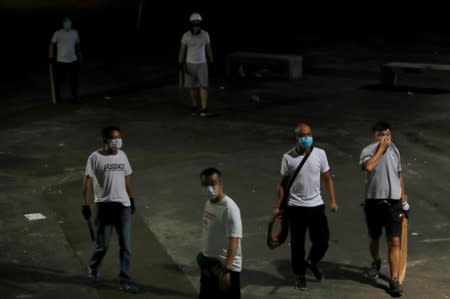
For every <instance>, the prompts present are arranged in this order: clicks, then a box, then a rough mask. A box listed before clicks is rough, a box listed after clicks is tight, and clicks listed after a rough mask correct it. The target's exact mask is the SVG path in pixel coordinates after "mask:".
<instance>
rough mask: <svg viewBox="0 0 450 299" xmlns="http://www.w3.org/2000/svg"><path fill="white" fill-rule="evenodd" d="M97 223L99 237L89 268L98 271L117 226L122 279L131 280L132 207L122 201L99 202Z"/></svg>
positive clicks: (120, 276) (93, 271) (92, 271)
mask: <svg viewBox="0 0 450 299" xmlns="http://www.w3.org/2000/svg"><path fill="white" fill-rule="evenodd" d="M96 206H97V209H96V219H95V224H96V226H97V238H96V245H95V250H94V253H93V254H92V257H91V259H90V260H89V268H90V271H91V273H92V274H97V273H98V267H99V266H100V264H101V262H102V260H103V258H104V256H105V254H106V251H107V250H108V246H109V241H110V240H111V235H112V230H113V228H116V232H117V236H118V238H119V245H120V274H119V279H120V280H121V281H129V280H130V275H129V273H130V265H131V208H130V207H125V206H123V205H122V204H121V203H115V202H108V203H97V205H96Z"/></svg>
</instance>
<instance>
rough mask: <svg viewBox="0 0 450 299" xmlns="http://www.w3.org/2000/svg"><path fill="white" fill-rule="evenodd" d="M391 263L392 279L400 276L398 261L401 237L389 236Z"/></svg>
mask: <svg viewBox="0 0 450 299" xmlns="http://www.w3.org/2000/svg"><path fill="white" fill-rule="evenodd" d="M388 245H389V265H390V266H391V279H396V278H398V271H399V269H398V261H399V259H400V237H392V238H389V241H388Z"/></svg>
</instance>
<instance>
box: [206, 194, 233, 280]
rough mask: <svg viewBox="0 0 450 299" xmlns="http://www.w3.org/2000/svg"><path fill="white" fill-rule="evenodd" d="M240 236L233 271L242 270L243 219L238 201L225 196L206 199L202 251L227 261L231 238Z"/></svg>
mask: <svg viewBox="0 0 450 299" xmlns="http://www.w3.org/2000/svg"><path fill="white" fill-rule="evenodd" d="M231 237H233V238H239V246H238V249H237V252H236V256H235V257H234V261H233V266H232V267H231V270H232V271H236V272H241V270H242V252H241V238H242V220H241V212H240V210H239V207H238V206H237V205H236V203H235V202H234V201H233V200H232V199H231V198H229V197H228V196H225V197H224V198H223V199H222V200H221V201H219V202H217V203H212V202H211V201H210V200H207V201H206V204H205V210H204V212H203V229H202V253H203V255H205V256H209V257H215V258H218V259H219V260H221V261H222V262H225V260H226V258H227V250H228V247H229V244H230V241H229V238H231Z"/></svg>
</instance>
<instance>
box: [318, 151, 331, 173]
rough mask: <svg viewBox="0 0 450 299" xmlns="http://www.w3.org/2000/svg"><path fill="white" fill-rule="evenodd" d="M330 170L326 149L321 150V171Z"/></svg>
mask: <svg viewBox="0 0 450 299" xmlns="http://www.w3.org/2000/svg"><path fill="white" fill-rule="evenodd" d="M328 170H330V165H329V164H328V158H327V154H326V153H325V151H321V157H320V172H321V173H324V172H327V171H328Z"/></svg>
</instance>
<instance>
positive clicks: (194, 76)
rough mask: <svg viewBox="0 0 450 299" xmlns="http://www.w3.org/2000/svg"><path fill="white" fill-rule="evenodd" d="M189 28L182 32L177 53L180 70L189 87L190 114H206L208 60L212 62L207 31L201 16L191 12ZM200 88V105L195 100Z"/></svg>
mask: <svg viewBox="0 0 450 299" xmlns="http://www.w3.org/2000/svg"><path fill="white" fill-rule="evenodd" d="M189 25H190V27H191V29H190V30H189V31H187V32H186V33H184V34H183V37H182V38H181V47H180V52H179V55H178V65H179V69H180V70H184V76H185V77H184V79H185V87H186V88H190V93H191V97H192V115H193V116H195V115H198V114H199V115H200V116H202V117H205V116H208V111H207V102H208V61H209V63H214V58H213V54H212V49H211V43H210V38H209V34H208V32H206V31H205V30H202V28H201V25H202V17H201V16H200V14H198V13H193V14H192V15H191V16H190V18H189ZM197 89H199V90H200V100H201V106H200V107H199V106H198V102H197V97H198V95H197Z"/></svg>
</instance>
